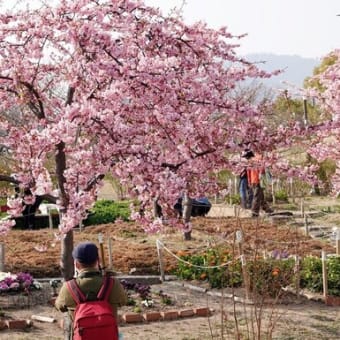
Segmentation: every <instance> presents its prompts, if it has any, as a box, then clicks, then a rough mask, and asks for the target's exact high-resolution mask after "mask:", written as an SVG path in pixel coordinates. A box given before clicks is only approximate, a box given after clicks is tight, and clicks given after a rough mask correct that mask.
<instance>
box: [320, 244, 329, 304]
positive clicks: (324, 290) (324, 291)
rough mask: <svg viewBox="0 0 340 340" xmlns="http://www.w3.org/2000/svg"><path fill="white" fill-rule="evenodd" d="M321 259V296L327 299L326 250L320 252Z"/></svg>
mask: <svg viewBox="0 0 340 340" xmlns="http://www.w3.org/2000/svg"><path fill="white" fill-rule="evenodd" d="M321 259H322V283H323V296H324V298H325V299H327V295H328V280H327V263H326V252H325V251H324V250H323V251H322V252H321Z"/></svg>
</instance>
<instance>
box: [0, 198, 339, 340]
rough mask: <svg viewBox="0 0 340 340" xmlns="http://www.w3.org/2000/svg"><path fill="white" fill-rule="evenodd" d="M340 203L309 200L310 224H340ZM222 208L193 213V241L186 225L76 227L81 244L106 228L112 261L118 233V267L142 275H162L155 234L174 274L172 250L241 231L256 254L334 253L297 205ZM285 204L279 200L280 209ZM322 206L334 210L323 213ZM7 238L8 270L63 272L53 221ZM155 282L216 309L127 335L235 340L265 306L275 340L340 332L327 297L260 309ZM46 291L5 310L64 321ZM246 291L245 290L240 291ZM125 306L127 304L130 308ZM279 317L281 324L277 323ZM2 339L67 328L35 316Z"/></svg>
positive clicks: (176, 297) (128, 330)
mask: <svg viewBox="0 0 340 340" xmlns="http://www.w3.org/2000/svg"><path fill="white" fill-rule="evenodd" d="M328 207H331V208H328ZM337 207H338V203H337V201H334V200H318V201H317V202H316V201H307V202H306V210H308V211H311V213H310V215H309V216H310V218H309V221H308V223H309V224H310V230H311V231H312V230H313V228H314V229H315V230H318V231H320V229H322V228H323V227H324V228H325V229H327V230H329V229H330V228H332V227H334V226H337V225H338V223H339V221H340V219H339V217H340V213H339V212H338V210H337ZM220 208H221V207H215V210H213V211H212V212H211V214H209V216H208V217H205V218H195V219H193V233H192V236H193V240H192V241H184V240H183V236H182V234H181V232H180V231H178V230H173V229H171V228H170V227H168V228H166V229H165V230H163V232H162V233H160V234H157V235H146V234H145V233H144V231H143V230H142V228H141V227H139V226H138V225H137V224H135V223H127V222H118V223H115V224H106V225H100V226H96V227H87V228H85V229H84V230H82V231H79V230H76V231H75V232H74V238H75V243H77V242H79V241H83V240H91V241H95V242H97V238H98V234H99V233H101V234H103V235H104V240H105V252H106V255H107V257H106V263H109V259H108V254H109V252H108V239H111V244H112V259H111V260H112V263H113V268H114V270H115V271H116V272H117V273H118V274H129V272H133V273H134V274H139V275H147V274H148V275H150V274H155V275H159V262H158V258H157V249H156V240H161V241H162V242H163V243H164V244H165V245H166V247H167V249H168V250H169V252H164V263H165V270H166V273H167V274H170V273H171V271H172V270H173V269H174V268H175V267H176V264H177V260H176V258H175V257H174V256H173V254H176V253H177V252H178V251H180V250H186V251H189V252H192V253H197V252H199V251H201V250H202V249H205V248H206V247H209V246H211V245H214V244H219V245H222V244H226V245H229V246H230V245H231V244H232V243H233V239H234V235H235V232H236V231H238V230H242V232H243V235H244V251H245V254H249V255H250V254H252V253H253V251H254V249H256V250H257V252H258V253H260V254H262V253H263V252H265V253H267V254H270V253H271V252H272V251H273V250H275V249H279V250H285V251H287V252H288V253H289V254H290V255H300V256H303V255H311V254H313V255H316V256H320V254H321V250H326V251H327V253H334V252H335V248H334V243H332V242H330V241H329V240H328V239H327V238H325V235H324V234H322V233H320V232H319V233H318V235H319V236H317V237H315V238H312V237H310V236H306V235H305V232H304V230H305V226H304V223H305V220H303V219H302V218H301V216H299V212H298V211H294V216H292V217H289V218H287V219H285V218H277V219H276V218H270V217H265V216H263V217H261V218H260V219H251V218H247V217H245V218H243V217H242V218H239V219H236V218H235V217H233V216H232V215H233V214H232V213H230V212H231V211H232V209H230V207H229V210H228V211H229V213H228V214H225V215H223V216H224V217H218V215H221V214H220V213H219V211H220V210H219V209H220ZM282 208H283V207H277V210H279V209H282ZM323 210H326V212H327V213H325V214H324V213H323ZM227 215H229V216H227ZM0 242H3V243H4V244H5V266H6V267H5V270H6V271H9V272H12V273H17V272H22V271H23V272H29V273H31V274H32V275H33V276H34V277H35V278H52V277H60V270H59V257H60V243H58V242H56V240H55V237H54V231H52V230H49V229H48V228H47V229H43V230H39V231H35V230H34V231H21V230H12V231H11V232H10V233H9V234H8V235H7V236H1V238H0ZM339 284H340V283H339ZM152 289H153V290H155V291H157V290H160V289H161V290H162V291H164V292H165V293H166V294H168V295H169V296H171V298H172V299H173V301H174V303H175V307H176V308H186V307H190V306H191V307H200V306H208V307H209V308H211V309H212V310H214V312H213V313H212V315H211V317H210V318H198V317H195V318H188V319H183V320H177V321H170V322H164V321H162V322H153V323H148V324H147V323H143V324H135V325H122V326H121V328H120V329H121V332H122V333H123V335H124V338H123V339H124V340H130V339H131V340H135V339H146V340H153V339H164V340H165V339H174V340H176V339H178V340H189V339H190V340H195V339H197V340H198V339H222V338H224V339H234V334H233V329H235V324H236V325H239V327H240V328H241V329H242V332H243V334H250V333H251V330H252V329H253V327H254V324H253V322H254V320H256V318H257V317H258V316H259V313H263V315H262V318H261V319H262V320H263V323H264V324H263V326H261V329H262V330H263V334H264V332H265V331H269V329H271V328H273V329H274V337H273V338H274V339H281V340H284V339H287V340H288V339H297V340H298V339H316V338H318V339H324V340H326V339H339V338H340V308H337V307H329V306H325V304H324V303H323V302H322V301H311V300H308V299H306V298H304V297H300V298H296V296H291V297H290V299H288V300H286V301H285V302H284V303H283V304H278V305H277V304H275V305H274V304H268V305H266V306H265V308H257V307H254V306H252V305H245V304H243V303H236V304H234V303H233V301H232V299H230V298H225V299H223V298H221V297H220V296H213V295H209V294H207V293H203V292H198V291H196V290H193V289H189V288H188V287H183V282H180V281H169V282H164V283H162V284H160V285H152ZM44 292H45V293H44V294H45V295H44V296H43V297H41V296H40V297H37V299H36V301H38V300H39V298H41V303H36V304H32V305H30V306H24V305H22V306H21V308H7V307H10V305H11V303H12V304H13V305H18V302H16V303H13V301H14V302H15V298H12V300H11V301H10V302H8V301H9V300H8V299H7V304H6V303H5V301H4V300H1V299H0V303H1V306H2V309H3V311H4V312H5V315H6V317H10V318H25V319H29V318H31V316H32V315H34V314H36V315H46V316H51V317H54V318H55V319H56V320H60V319H61V315H60V313H58V312H57V311H55V310H54V309H53V307H51V306H49V305H48V304H47V303H46V302H47V300H48V299H49V296H50V293H51V292H50V288H49V286H48V285H47V286H46V288H45V291H44ZM219 293H221V292H219ZM243 293H244V292H243ZM243 293H242V291H240V294H241V295H242V294H243ZM41 294H42V293H40V295H41ZM2 299H3V298H2ZM6 306H7V307H6ZM126 310H128V307H125V309H123V311H126ZM235 316H236V317H235ZM236 321H237V322H236ZM274 321H276V322H277V323H275V322H274ZM266 323H267V325H265V324H266ZM273 324H275V326H270V325H273ZM222 325H223V327H222ZM255 328H256V327H255ZM244 338H246V337H244ZM262 338H263V339H265V338H266V337H265V335H263V337H260V339H262ZM0 339H62V330H61V329H60V327H59V326H58V322H55V323H52V324H49V323H41V322H34V326H33V327H32V328H31V329H29V330H28V331H25V332H14V331H1V333H0Z"/></svg>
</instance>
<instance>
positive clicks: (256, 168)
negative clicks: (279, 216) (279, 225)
mask: <svg viewBox="0 0 340 340" xmlns="http://www.w3.org/2000/svg"><path fill="white" fill-rule="evenodd" d="M259 160H260V157H256V160H255V162H256V163H255V162H253V165H252V166H250V167H248V169H247V179H248V185H249V187H250V188H251V189H252V191H253V200H252V204H251V212H252V217H258V216H259V214H260V209H262V210H264V211H265V212H266V213H268V214H270V213H273V210H272V209H271V208H270V207H269V205H268V203H267V201H266V200H265V196H264V190H265V188H266V185H267V184H268V182H269V180H270V178H271V175H270V172H269V170H268V169H266V168H265V167H263V166H262V165H259V164H257V162H258V161H259Z"/></svg>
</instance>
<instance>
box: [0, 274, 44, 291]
mask: <svg viewBox="0 0 340 340" xmlns="http://www.w3.org/2000/svg"><path fill="white" fill-rule="evenodd" d="M40 288H41V287H40V284H39V283H38V282H36V281H34V279H33V277H32V275H31V274H29V273H18V274H11V273H4V272H1V273H0V294H3V293H10V292H26V293H27V292H29V291H30V290H32V289H40Z"/></svg>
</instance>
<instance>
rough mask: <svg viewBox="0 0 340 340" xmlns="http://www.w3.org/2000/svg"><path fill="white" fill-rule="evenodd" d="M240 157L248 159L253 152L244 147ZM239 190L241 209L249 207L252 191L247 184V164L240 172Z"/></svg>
mask: <svg viewBox="0 0 340 340" xmlns="http://www.w3.org/2000/svg"><path fill="white" fill-rule="evenodd" d="M241 157H242V158H245V159H246V160H249V159H251V158H252V157H254V153H253V152H252V151H251V150H250V149H245V150H244V152H243V153H242V155H241ZM239 192H240V198H241V208H243V209H249V208H251V204H252V200H253V191H252V188H251V187H250V186H249V184H248V175H247V166H245V167H244V168H243V169H242V171H241V173H240V181H239Z"/></svg>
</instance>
